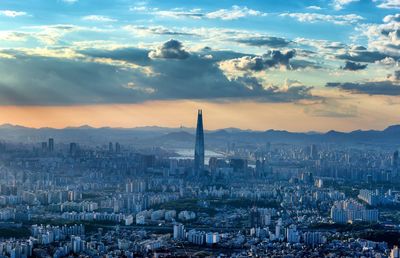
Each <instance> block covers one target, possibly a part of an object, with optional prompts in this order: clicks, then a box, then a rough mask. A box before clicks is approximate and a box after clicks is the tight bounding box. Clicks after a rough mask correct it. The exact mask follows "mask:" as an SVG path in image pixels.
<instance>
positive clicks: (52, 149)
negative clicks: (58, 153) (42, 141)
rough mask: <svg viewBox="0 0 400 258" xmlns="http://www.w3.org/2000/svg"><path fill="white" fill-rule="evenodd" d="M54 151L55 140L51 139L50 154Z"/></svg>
mask: <svg viewBox="0 0 400 258" xmlns="http://www.w3.org/2000/svg"><path fill="white" fill-rule="evenodd" d="M53 151H54V139H53V138H50V139H49V152H53Z"/></svg>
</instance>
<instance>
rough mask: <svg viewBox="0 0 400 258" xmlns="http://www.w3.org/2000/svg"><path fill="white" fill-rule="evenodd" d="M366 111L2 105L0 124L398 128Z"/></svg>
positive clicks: (178, 104) (242, 105) (248, 105)
mask: <svg viewBox="0 0 400 258" xmlns="http://www.w3.org/2000/svg"><path fill="white" fill-rule="evenodd" d="M361 104H362V103H361ZM377 105H378V103H377ZM370 106H371V107H370V108H369V109H366V110H358V112H359V113H360V114H358V115H357V116H355V117H322V116H314V115H312V114H310V113H309V112H306V111H305V109H304V107H301V106H299V105H296V104H290V103H289V104H288V103H286V104H271V103H255V102H236V103H233V102H230V103H209V102H198V101H158V102H147V103H142V104H127V105H91V106H69V107H66V106H61V107H54V106H52V107H26V106H24V107H21V106H20V107H17V106H3V107H0V124H3V123H11V124H18V125H23V126H29V127H55V128H63V127H66V126H80V125H84V124H88V125H90V126H94V127H102V126H111V127H136V126H149V125H158V126H166V127H179V126H181V125H183V126H186V127H194V126H195V122H196V112H197V109H199V108H201V109H203V112H204V123H205V128H206V129H219V128H226V127H237V128H242V129H254V130H266V129H283V130H289V131H328V130H331V129H335V130H341V131H350V130H355V129H360V128H361V129H383V128H385V127H387V126H388V125H391V124H396V123H399V119H398V117H397V115H396V112H392V113H393V116H388V115H382V114H381V113H380V112H379V111H380V110H379V109H377V108H375V107H374V105H370ZM371 110H375V111H374V112H372V111H371ZM388 111H390V110H382V113H384V114H388ZM364 113H365V114H364ZM389 113H390V112H389Z"/></svg>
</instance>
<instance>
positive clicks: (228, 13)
mask: <svg viewBox="0 0 400 258" xmlns="http://www.w3.org/2000/svg"><path fill="white" fill-rule="evenodd" d="M131 10H132V11H136V12H146V13H149V14H153V15H154V16H157V17H167V18H174V19H179V18H192V19H220V20H237V19H240V18H245V17H251V16H266V15H267V14H266V13H263V12H260V11H257V10H254V9H250V8H248V7H246V6H238V5H234V6H232V7H231V8H230V9H219V10H216V11H212V12H204V11H203V10H202V9H190V10H185V9H182V8H175V9H171V10H158V9H157V8H156V9H152V8H147V7H143V6H139V7H134V8H131Z"/></svg>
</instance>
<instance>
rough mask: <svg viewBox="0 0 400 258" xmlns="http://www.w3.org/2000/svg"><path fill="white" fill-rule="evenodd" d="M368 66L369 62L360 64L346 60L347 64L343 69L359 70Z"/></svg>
mask: <svg viewBox="0 0 400 258" xmlns="http://www.w3.org/2000/svg"><path fill="white" fill-rule="evenodd" d="M367 66H368V65H367V64H360V63H354V62H351V61H346V64H345V66H344V67H343V68H342V69H343V70H349V71H358V70H364V69H365V68H367Z"/></svg>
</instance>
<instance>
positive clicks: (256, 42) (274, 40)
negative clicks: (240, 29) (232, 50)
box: [236, 36, 290, 48]
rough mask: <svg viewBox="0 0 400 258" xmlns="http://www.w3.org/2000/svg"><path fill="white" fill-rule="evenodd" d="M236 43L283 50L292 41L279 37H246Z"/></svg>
mask: <svg viewBox="0 0 400 258" xmlns="http://www.w3.org/2000/svg"><path fill="white" fill-rule="evenodd" d="M236 42H239V43H242V44H246V45H249V46H257V47H261V46H268V47H271V48H281V47H286V46H288V45H289V44H290V41H288V40H286V39H284V38H278V37H269V36H262V37H253V38H252V37H246V38H242V39H237V40H236Z"/></svg>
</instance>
